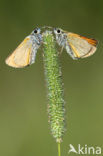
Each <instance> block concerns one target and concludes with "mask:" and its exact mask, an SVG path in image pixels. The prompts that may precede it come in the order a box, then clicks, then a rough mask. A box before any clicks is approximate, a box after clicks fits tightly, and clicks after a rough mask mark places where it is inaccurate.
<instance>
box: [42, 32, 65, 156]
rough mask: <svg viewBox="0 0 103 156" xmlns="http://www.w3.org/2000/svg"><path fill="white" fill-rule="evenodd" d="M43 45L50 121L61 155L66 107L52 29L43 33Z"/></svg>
mask: <svg viewBox="0 0 103 156" xmlns="http://www.w3.org/2000/svg"><path fill="white" fill-rule="evenodd" d="M43 45H44V48H43V49H44V67H45V78H46V82H47V89H48V102H49V104H48V114H49V122H50V126H51V132H52V135H53V137H54V138H55V139H56V142H57V143H58V155H59V156H60V143H61V141H62V136H63V133H64V131H65V118H64V116H65V108H64V97H63V83H62V73H61V68H60V62H59V54H58V51H57V50H56V43H55V40H54V36H53V34H52V31H45V32H44V33H43Z"/></svg>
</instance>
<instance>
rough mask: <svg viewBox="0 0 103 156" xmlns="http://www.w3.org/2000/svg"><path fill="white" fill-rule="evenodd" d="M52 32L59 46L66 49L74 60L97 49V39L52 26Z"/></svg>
mask: <svg viewBox="0 0 103 156" xmlns="http://www.w3.org/2000/svg"><path fill="white" fill-rule="evenodd" d="M54 34H55V38H56V41H57V43H58V45H59V46H61V47H62V49H63V48H65V49H66V51H67V53H68V54H69V55H70V56H71V57H72V59H74V60H76V59H78V58H85V57H89V56H91V55H93V54H94V53H95V51H96V49H97V44H98V41H97V40H95V39H91V38H87V37H84V36H81V35H78V34H75V33H71V32H66V31H63V30H62V29H60V28H54Z"/></svg>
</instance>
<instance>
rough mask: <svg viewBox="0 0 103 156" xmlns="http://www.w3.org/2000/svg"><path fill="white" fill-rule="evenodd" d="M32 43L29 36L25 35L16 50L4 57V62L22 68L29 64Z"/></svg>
mask: <svg viewBox="0 0 103 156" xmlns="http://www.w3.org/2000/svg"><path fill="white" fill-rule="evenodd" d="M31 52H32V43H31V40H30V37H29V36H28V37H26V38H25V39H24V40H23V42H22V43H21V44H20V45H19V46H18V47H17V48H16V50H15V51H14V52H13V53H12V54H11V55H10V56H9V57H8V58H7V59H6V61H5V62H6V64H7V65H9V66H12V67H15V68H22V67H25V66H27V65H29V64H30V55H31Z"/></svg>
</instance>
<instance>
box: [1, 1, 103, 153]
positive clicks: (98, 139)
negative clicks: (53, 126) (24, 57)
mask: <svg viewBox="0 0 103 156" xmlns="http://www.w3.org/2000/svg"><path fill="white" fill-rule="evenodd" d="M44 25H49V26H55V27H60V28H62V29H64V30H67V31H71V32H75V33H78V34H81V35H84V36H87V37H92V38H96V39H97V40H99V45H98V50H97V52H96V53H95V55H93V56H92V57H90V58H86V59H82V60H79V61H73V60H72V59H71V58H70V57H69V55H68V54H67V53H66V51H65V50H64V51H63V53H62V55H61V66H62V73H63V82H64V90H65V101H66V105H65V106H66V125H67V126H66V129H67V131H66V133H65V135H64V137H63V143H62V145H61V151H62V156H64V155H65V156H67V155H68V150H69V144H72V145H74V147H75V148H77V146H78V144H81V146H84V145H85V144H87V145H88V146H94V147H96V146H101V147H103V1H102V0H99V1H98V0H85V1H83V0H52V1H49V0H17V1H14V0H1V1H0V156H34V155H38V156H41V155H46V156H47V155H49V156H53V155H54V156H57V144H56V143H55V140H54V138H53V137H52V135H51V133H50V128H49V124H48V114H47V91H46V84H45V78H44V67H43V58H42V53H43V51H42V50H39V51H38V53H37V57H36V62H35V64H33V65H32V66H30V67H28V68H24V69H13V68H11V67H8V66H7V65H6V64H5V58H6V57H7V56H8V55H9V54H10V53H11V52H12V51H13V50H14V49H15V48H16V47H17V45H18V44H19V43H20V42H21V41H22V40H23V39H24V38H25V37H26V36H27V35H28V34H30V33H31V31H32V30H33V29H34V28H35V27H40V26H44ZM102 154H103V153H102ZM71 155H73V154H71ZM74 155H75V154H74Z"/></svg>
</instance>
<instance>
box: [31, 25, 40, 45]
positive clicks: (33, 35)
mask: <svg viewBox="0 0 103 156" xmlns="http://www.w3.org/2000/svg"><path fill="white" fill-rule="evenodd" d="M31 38H32V40H34V41H35V42H36V43H37V44H39V45H40V44H41V42H42V34H41V29H40V28H36V29H34V30H33V31H32V33H31Z"/></svg>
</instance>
